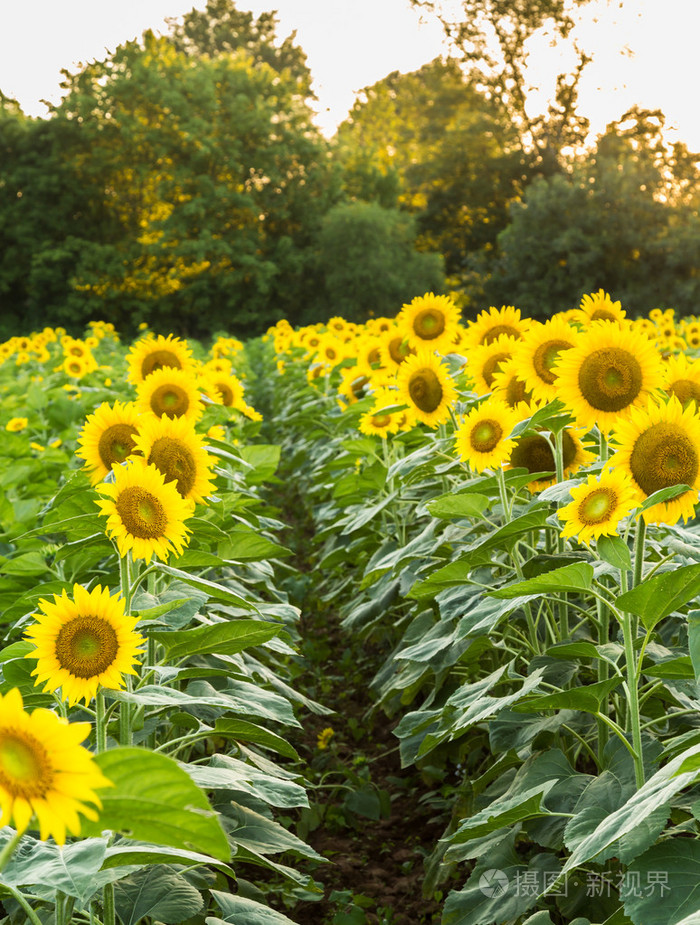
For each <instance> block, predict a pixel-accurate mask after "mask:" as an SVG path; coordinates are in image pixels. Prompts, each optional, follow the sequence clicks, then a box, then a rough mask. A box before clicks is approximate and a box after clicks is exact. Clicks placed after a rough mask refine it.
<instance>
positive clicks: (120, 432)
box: [76, 401, 141, 485]
mask: <svg viewBox="0 0 700 925" xmlns="http://www.w3.org/2000/svg"><path fill="white" fill-rule="evenodd" d="M140 417H141V415H140V413H139V411H138V408H137V407H136V405H135V404H134V403H133V402H124V403H122V402H118V401H115V402H114V404H113V405H110V404H109V403H108V402H102V404H101V405H100V406H99V408H98V409H97V410H96V411H95V412H94V413H93V414H90V415H88V417H87V418H86V419H85V424H83V428H82V430H81V432H80V438H79V439H78V447H79V448H78V449H77V450H76V455H77V456H79V457H80V458H81V459H84V460H85V465H86V468H87V469H88V470H89V476H90V481H91V482H92V484H93V485H96V484H97V483H98V482H101V481H102V479H103V478H104V477H105V476H106V475H108V474H109V473H110V472H111V471H112V466H114V465H119V464H120V463H123V462H124V460H125V459H127V458H128V457H129V456H131V454H132V453H133V452H134V449H135V447H136V442H135V438H136V436H137V435H138V428H139V419H140Z"/></svg>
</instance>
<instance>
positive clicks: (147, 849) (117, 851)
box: [102, 844, 236, 879]
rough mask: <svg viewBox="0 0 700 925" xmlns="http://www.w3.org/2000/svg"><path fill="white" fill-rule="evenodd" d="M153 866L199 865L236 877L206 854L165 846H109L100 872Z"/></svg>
mask: <svg viewBox="0 0 700 925" xmlns="http://www.w3.org/2000/svg"><path fill="white" fill-rule="evenodd" d="M153 864H186V865H187V866H188V867H190V866H192V865H193V864H201V865H206V866H209V867H216V869H217V870H220V871H221V872H222V873H224V874H226V876H227V877H231V878H232V879H235V876H236V875H235V872H234V870H233V868H232V867H230V866H229V865H228V864H224V863H223V861H217V860H216V858H212V857H210V856H209V855H208V854H200V853H199V852H198V851H186V850H185V849H184V848H170V847H168V846H167V845H139V844H133V845H128V844H126V845H125V844H120V845H110V846H109V847H108V848H107V851H106V852H105V858H104V862H103V864H102V870H111V869H112V868H113V867H125V866H126V867H131V866H138V867H150V866H152V865H153Z"/></svg>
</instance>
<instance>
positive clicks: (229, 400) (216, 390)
mask: <svg viewBox="0 0 700 925" xmlns="http://www.w3.org/2000/svg"><path fill="white" fill-rule="evenodd" d="M202 383H203V385H202V387H203V389H204V392H205V393H206V394H207V395H208V396H209V398H210V399H211V400H212V401H213V402H215V403H216V404H217V405H224V406H225V407H226V408H237V407H240V405H241V402H243V401H244V398H243V383H242V382H241V380H240V379H239V378H238V376H234V375H233V374H232V373H228V374H225V373H219V374H214V373H210V374H208V375H206V376H205V377H204V379H203V380H202Z"/></svg>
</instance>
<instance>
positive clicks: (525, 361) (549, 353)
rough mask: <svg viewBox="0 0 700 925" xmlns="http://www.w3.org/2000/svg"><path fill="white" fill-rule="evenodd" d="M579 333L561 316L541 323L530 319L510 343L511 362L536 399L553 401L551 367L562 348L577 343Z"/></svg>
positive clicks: (553, 378)
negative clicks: (513, 342) (523, 330)
mask: <svg viewBox="0 0 700 925" xmlns="http://www.w3.org/2000/svg"><path fill="white" fill-rule="evenodd" d="M578 337H579V333H578V331H577V330H576V329H575V328H573V327H572V326H571V325H570V324H569V323H568V321H566V320H565V319H564V318H551V319H550V320H549V321H545V322H544V324H542V323H541V322H539V321H533V322H532V325H531V326H530V328H529V329H528V330H527V331H526V332H525V333H524V334H523V336H522V340H519V341H518V342H517V343H516V344H514V346H513V363H514V365H515V366H516V367H517V369H518V372H519V374H520V376H521V377H522V378H523V379H524V380H525V382H526V383H527V387H528V388H529V389H531V390H532V394H533V396H534V397H535V398H536V399H541V400H542V401H552V400H553V399H554V398H557V396H558V388H557V378H556V375H555V374H554V372H553V366H554V364H555V363H556V361H557V358H558V357H559V355H560V354H561V352H562V351H563V350H569V349H570V348H571V347H573V346H574V345H575V344H576V341H577V340H578Z"/></svg>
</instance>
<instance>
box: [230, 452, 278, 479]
mask: <svg viewBox="0 0 700 925" xmlns="http://www.w3.org/2000/svg"><path fill="white" fill-rule="evenodd" d="M239 452H240V454H241V459H242V460H243V461H244V462H246V463H248V464H249V465H250V466H252V467H253V468H252V471H251V470H246V471H245V480H246V482H247V483H248V484H249V485H260V484H262V483H263V482H267V481H269V480H270V479H271V478H272V476H273V475H274V474H275V472H276V471H277V467H278V466H279V462H280V455H281V452H282V447H280V446H273V445H271V444H262V443H256V444H251V445H249V446H244V447H241V448H240V451H239Z"/></svg>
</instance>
